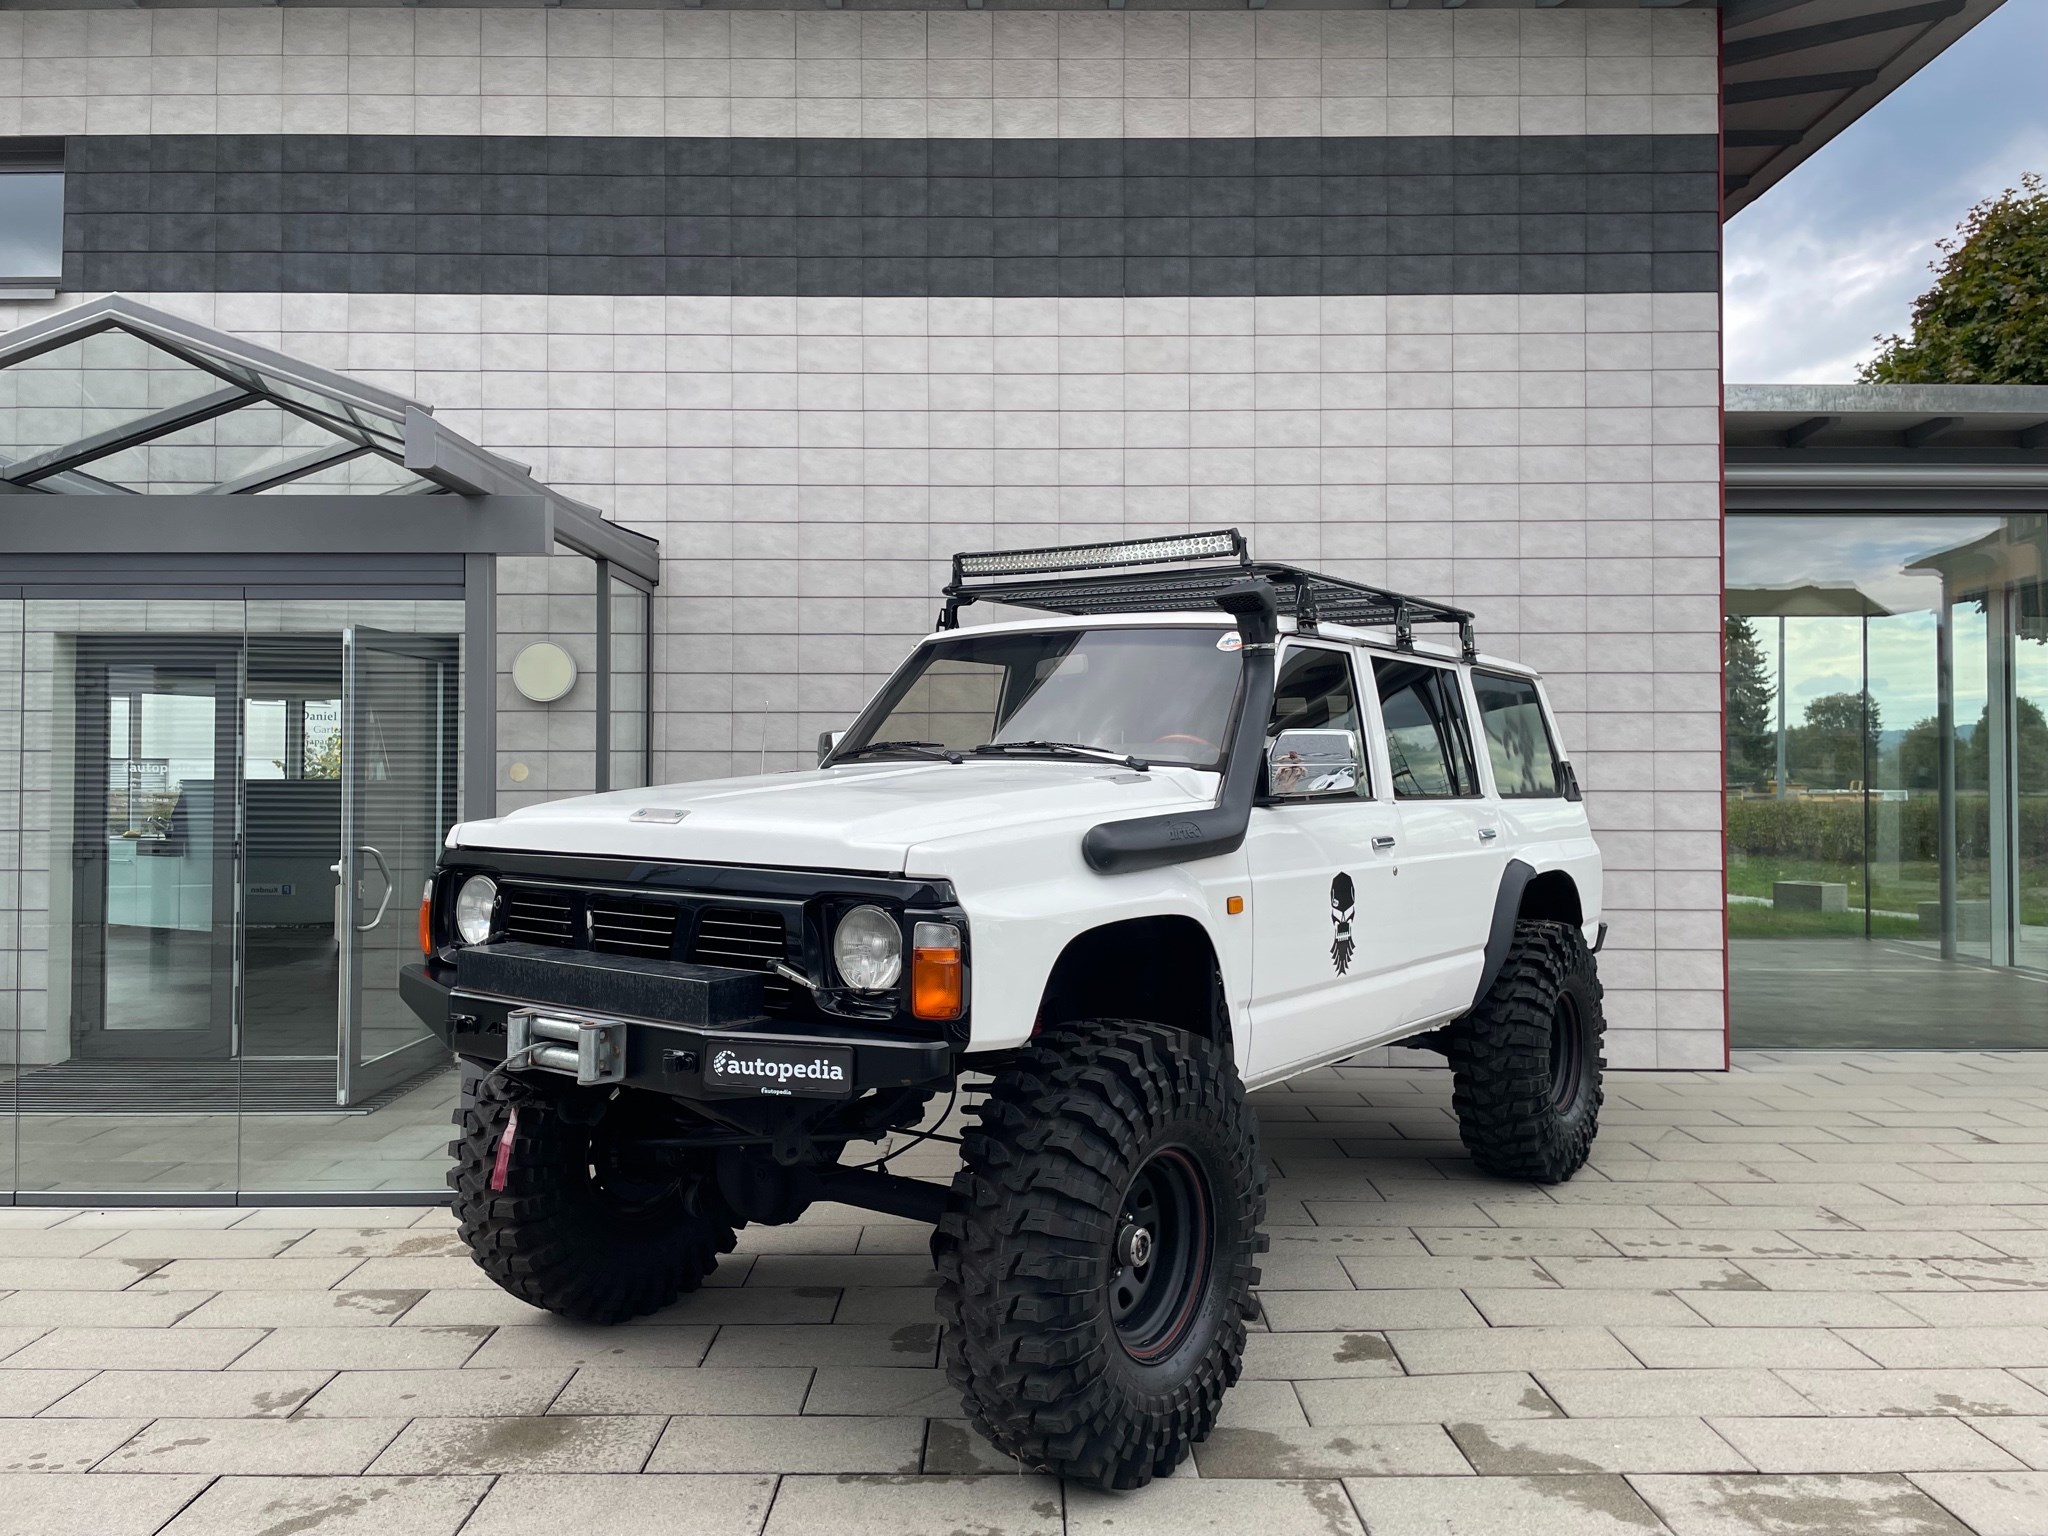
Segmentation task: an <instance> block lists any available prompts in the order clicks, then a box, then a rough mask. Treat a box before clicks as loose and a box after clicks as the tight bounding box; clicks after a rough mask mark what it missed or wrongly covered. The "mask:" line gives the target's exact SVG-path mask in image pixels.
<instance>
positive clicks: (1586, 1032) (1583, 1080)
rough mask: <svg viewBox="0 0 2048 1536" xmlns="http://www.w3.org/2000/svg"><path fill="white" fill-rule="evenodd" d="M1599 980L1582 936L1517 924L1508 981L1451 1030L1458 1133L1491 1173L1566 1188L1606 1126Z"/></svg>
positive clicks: (1503, 974)
mask: <svg viewBox="0 0 2048 1536" xmlns="http://www.w3.org/2000/svg"><path fill="white" fill-rule="evenodd" d="M1600 998H1601V989H1600V976H1599V972H1598V970H1597V969H1596V968H1595V966H1594V962H1593V956H1592V953H1591V952H1590V951H1589V950H1588V949H1587V948H1586V941H1585V938H1584V937H1583V936H1582V935H1581V934H1580V932H1579V931H1578V929H1576V928H1574V927H1572V926H1571V925H1569V924H1567V923H1517V924H1516V925H1515V939H1514V945H1513V947H1512V948H1511V949H1509V951H1508V957H1507V961H1506V963H1505V964H1504V965H1502V967H1501V971H1500V975H1499V976H1497V977H1495V978H1494V982H1493V985H1492V986H1491V987H1489V988H1487V991H1486V996H1485V997H1483V998H1481V999H1480V1000H1479V1003H1478V1005H1477V1006H1476V1007H1474V1008H1473V1010H1472V1011H1471V1013H1469V1014H1467V1015H1466V1016H1465V1017H1464V1018H1463V1019H1461V1020H1460V1021H1459V1022H1458V1024H1457V1025H1456V1027H1455V1028H1454V1029H1452V1030H1451V1032H1450V1038H1449V1041H1448V1044H1449V1055H1450V1060H1451V1067H1452V1070H1453V1072H1454V1073H1455V1077H1454V1080H1453V1088H1452V1095H1451V1102H1452V1105H1453V1107H1454V1108H1455V1109H1456V1110H1457V1115H1458V1135H1459V1137H1460V1138H1461V1139H1462V1140H1463V1141H1464V1143H1465V1149H1466V1150H1467V1151H1468V1152H1470V1153H1471V1154H1472V1160H1473V1161H1474V1162H1475V1163H1477V1164H1478V1165H1479V1166H1480V1167H1481V1168H1483V1169H1485V1170H1486V1171H1487V1172H1488V1173H1495V1174H1499V1175H1501V1176H1502V1177H1503V1178H1511V1179H1533V1180H1534V1181H1535V1182H1537V1183H1539V1184H1558V1183H1562V1182H1563V1181H1564V1180H1566V1179H1568V1178H1570V1177H1571V1176H1572V1175H1573V1174H1575V1173H1577V1172H1578V1171H1579V1169H1580V1168H1582V1167H1584V1166H1585V1163H1586V1158H1587V1156H1588V1154H1589V1153H1590V1152H1591V1151H1592V1147H1593V1137H1594V1135H1595V1134H1596V1133H1597V1132H1598V1131H1599V1128H1600V1103H1601V1097H1602V1089H1601V1073H1602V1070H1603V1069H1604V1068H1605V1066H1606V1063H1605V1061H1604V1060H1603V1059H1602V1057H1601V1054H1600V1051H1601V1038H1602V1035H1603V1032H1604V1031H1605V1029H1606V1019H1605V1017H1604V1015H1603V1014H1602V1012H1601V1006H1600Z"/></svg>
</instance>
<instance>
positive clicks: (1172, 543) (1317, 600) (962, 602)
mask: <svg viewBox="0 0 2048 1536" xmlns="http://www.w3.org/2000/svg"><path fill="white" fill-rule="evenodd" d="M1246 580H1258V581H1264V582H1266V583H1267V584H1268V585H1269V586H1271V588H1272V589H1273V596H1274V600H1275V603H1276V605H1277V607H1278V609H1279V612H1280V613H1281V614H1282V615H1283V616H1286V617H1289V618H1292V619H1293V620H1294V625H1295V629H1296V631H1297V632H1299V633H1304V634H1313V633H1314V632H1315V630H1316V626H1317V625H1318V624H1346V625H1351V626H1354V627H1357V628H1389V629H1392V630H1393V631H1394V643H1395V644H1396V645H1397V646H1399V647H1400V648H1401V649H1402V650H1413V649H1414V646H1415V626H1416V625H1418V624H1450V625H1455V626H1456V627H1457V631H1458V640H1459V643H1460V645H1461V646H1462V648H1463V650H1464V653H1465V657H1466V659H1467V660H1470V659H1471V658H1473V657H1474V656H1476V655H1477V654H1478V646H1477V644H1476V642H1475V641H1474V639H1473V634H1472V615H1471V613H1470V612H1468V611H1467V610H1465V609H1463V608H1453V607H1450V606H1449V605H1448V604H1444V603H1438V602H1433V601H1431V600H1430V599H1428V598H1425V597H1410V596H1408V595H1407V594H1405V593H1401V592H1390V591H1387V590H1386V589H1385V588H1383V587H1374V586H1368V585H1367V584H1366V583H1364V582H1361V581H1350V580H1347V579H1346V578H1344V577H1341V576H1326V575H1323V574H1322V573H1321V572H1319V571H1305V570H1303V569H1301V567H1299V566H1294V565H1281V564H1278V563H1276V562H1273V561H1268V560H1254V559H1252V557H1251V549H1250V546H1249V545H1248V544H1247V543H1246V541H1245V536H1244V534H1243V533H1241V532H1240V531H1239V530H1237V529H1235V528H1219V529H1215V530H1213V531H1211V532H1208V533H1184V534H1180V533H1176V534H1162V535H1159V536H1157V537H1154V538H1144V539H1121V540H1117V541H1115V542H1113V543H1102V544H1069V545H1066V546H1064V547H1056V548H1051V549H1001V550H985V551H980V552H975V553H962V554H957V555H955V556H954V557H953V580H952V581H951V582H950V583H949V584H948V585H947V587H946V590H945V598H946V606H945V607H944V608H943V609H942V610H941V611H940V613H939V628H940V629H956V628H958V627H959V624H960V610H961V609H962V608H965V607H966V606H967V605H968V604H970V603H1007V604H1009V605H1011V606H1012V607H1017V608H1038V609H1042V610H1044V611H1045V612H1047V613H1064V614H1073V615H1076V616H1084V615H1090V614H1103V613H1187V612H1193V611H1196V610H1200V609H1208V608H1214V607H1216V606H1217V602H1216V599H1217V596H1218V595H1219V594H1220V593H1222V592H1223V591H1224V590H1225V589H1226V588H1228V587H1230V586H1232V585H1234V584H1236V583H1239V582H1243V581H1246Z"/></svg>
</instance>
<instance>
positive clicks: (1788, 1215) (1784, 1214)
mask: <svg viewBox="0 0 2048 1536" xmlns="http://www.w3.org/2000/svg"><path fill="white" fill-rule="evenodd" d="M1871 1198H1873V1197H1872V1196H1870V1195H1868V1194H1865V1195H1864V1196H1863V1199H1864V1202H1865V1203H1866V1204H1867V1203H1868V1202H1869V1201H1870V1199H1871ZM1894 1209H1902V1207H1894ZM1659 1214H1661V1215H1663V1216H1664V1217H1666V1218H1667V1219H1668V1221H1669V1223H1670V1225H1672V1226H1674V1227H1677V1228H1679V1229H1680V1230H1681V1231H1686V1232H1715V1231H1729V1232H1735V1231H1750V1232H1754V1231H1758V1230H1764V1231H1770V1232H1801V1231H1806V1230H1809V1229H1819V1230H1821V1231H1837V1232H1838V1231H1843V1230H1845V1229H1847V1228H1849V1227H1851V1226H1853V1225H1854V1223H1852V1222H1851V1221H1850V1220H1849V1219H1848V1218H1847V1217H1846V1216H1841V1215H1838V1214H1836V1213H1835V1212H1834V1211H1832V1210H1829V1209H1828V1208H1826V1207H1825V1206H1820V1205H1758V1204H1745V1205H1674V1206H1671V1207H1668V1208H1664V1209H1661V1210H1660V1212H1659Z"/></svg>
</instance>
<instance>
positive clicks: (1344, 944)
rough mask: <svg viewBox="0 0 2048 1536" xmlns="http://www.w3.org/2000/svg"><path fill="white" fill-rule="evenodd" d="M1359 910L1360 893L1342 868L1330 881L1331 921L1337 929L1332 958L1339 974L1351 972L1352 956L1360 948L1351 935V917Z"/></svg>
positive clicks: (1331, 943)
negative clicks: (1353, 886)
mask: <svg viewBox="0 0 2048 1536" xmlns="http://www.w3.org/2000/svg"><path fill="white" fill-rule="evenodd" d="M1357 912H1358V893H1357V891H1355V890H1354V889H1353V888H1352V885H1351V877H1350V876H1349V875H1347V874H1345V873H1344V871H1343V870H1341V869H1340V870H1338V871H1337V878H1336V879H1334V880H1332V881H1331V882H1330V923H1331V925H1332V926H1333V927H1334V928H1335V929H1336V932H1335V933H1334V934H1333V935H1332V936H1331V938H1330V959H1331V961H1332V962H1333V963H1334V964H1335V965H1336V967H1337V974H1338V975H1339V976H1343V975H1346V974H1348V973H1349V972H1350V970H1351V956H1352V953H1353V951H1355V950H1356V949H1357V948H1358V945H1357V943H1356V942H1355V941H1354V940H1353V939H1352V937H1351V919H1352V918H1353V917H1354V916H1356V915H1357Z"/></svg>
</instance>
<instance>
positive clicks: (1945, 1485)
mask: <svg viewBox="0 0 2048 1536" xmlns="http://www.w3.org/2000/svg"><path fill="white" fill-rule="evenodd" d="M1912 1481H1913V1483H1914V1484H1915V1485H1916V1486H1918V1487H1919V1488H1920V1489H1921V1490H1922V1491H1923V1492H1925V1493H1927V1494H1929V1495H1931V1496H1932V1497H1933V1498H1934V1499H1935V1500H1936V1501H1937V1502H1939V1503H1940V1504H1941V1505H1942V1506H1943V1507H1944V1508H1946V1509H1947V1510H1948V1512H1949V1513H1950V1514H1952V1515H1954V1516H1956V1517H1957V1518H1958V1519H1959V1520H1961V1521H1962V1522H1963V1523H1964V1524H1966V1525H1967V1526H1969V1528H1970V1529H1971V1530H1972V1531H1974V1532H1975V1533H1976V1536H2041V1532H2043V1531H2044V1530H2048V1513H2044V1512H2048V1472H1929V1473H1921V1474H1919V1475H1918V1476H1916V1477H1914V1478H1913V1479H1912Z"/></svg>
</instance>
